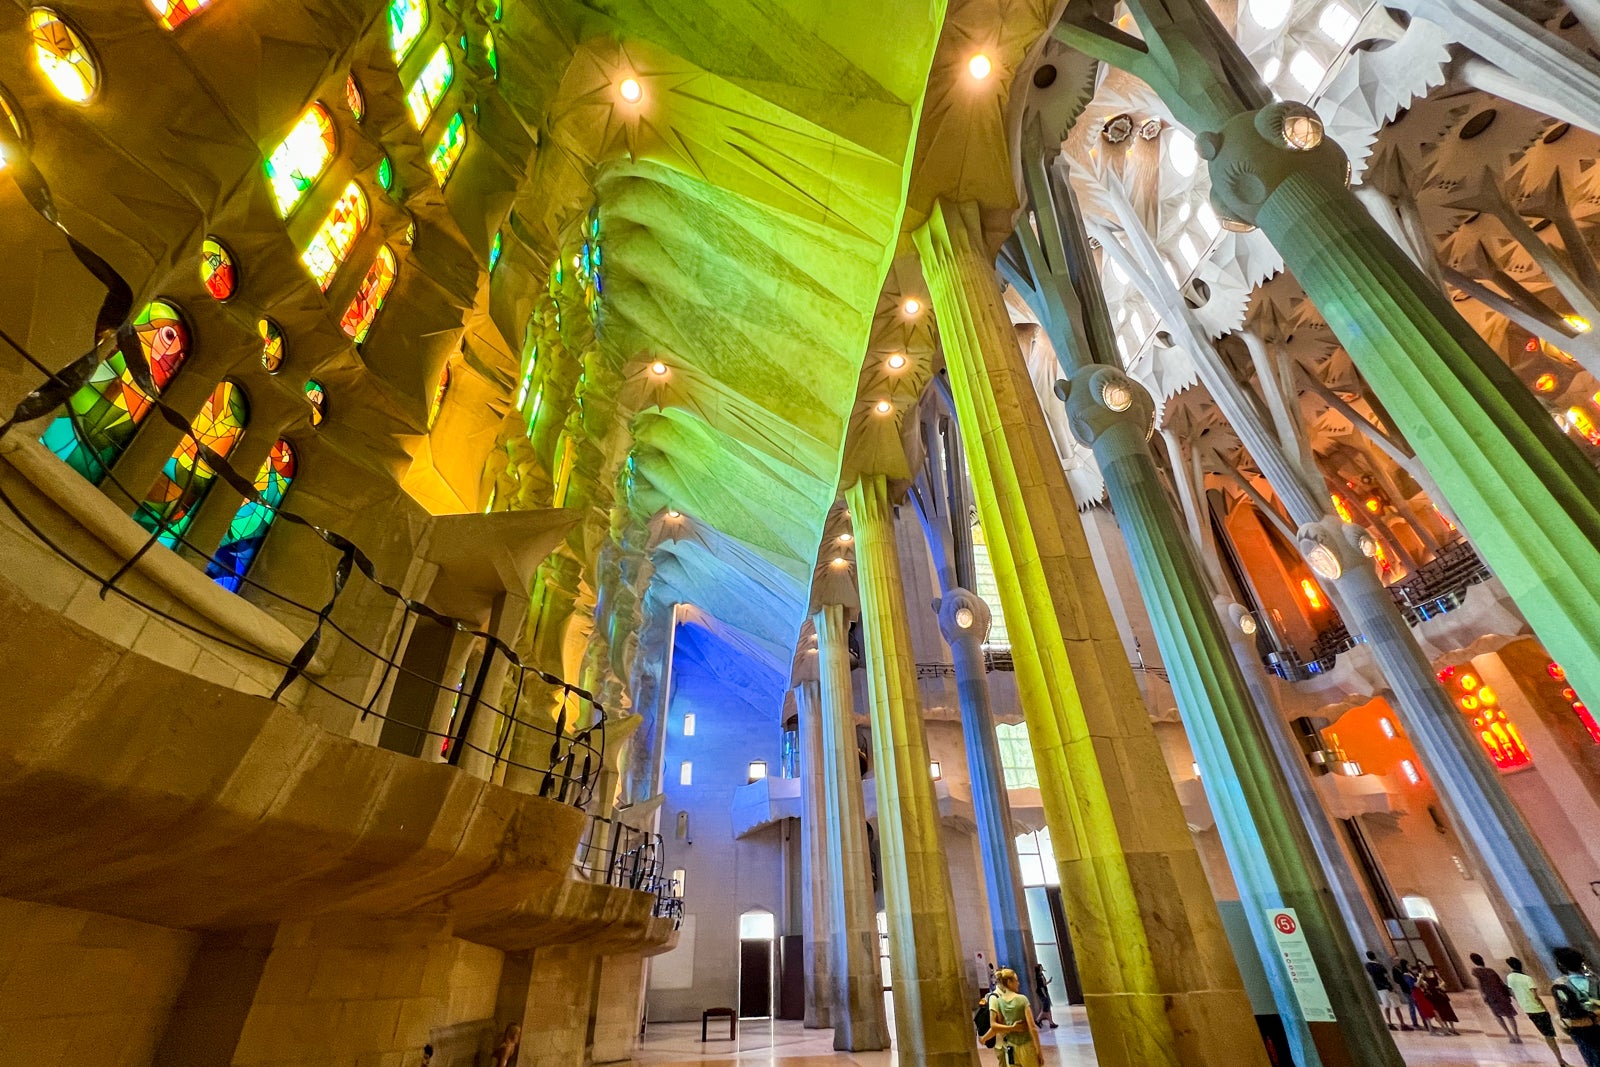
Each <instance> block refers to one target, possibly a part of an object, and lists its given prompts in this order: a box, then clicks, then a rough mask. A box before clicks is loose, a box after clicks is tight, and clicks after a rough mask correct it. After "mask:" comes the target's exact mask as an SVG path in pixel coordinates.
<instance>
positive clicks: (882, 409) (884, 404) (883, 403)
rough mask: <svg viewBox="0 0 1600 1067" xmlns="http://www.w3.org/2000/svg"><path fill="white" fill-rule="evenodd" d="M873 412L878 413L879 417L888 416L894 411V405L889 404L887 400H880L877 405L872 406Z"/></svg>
mask: <svg viewBox="0 0 1600 1067" xmlns="http://www.w3.org/2000/svg"><path fill="white" fill-rule="evenodd" d="M872 410H873V411H876V412H877V413H878V414H879V415H887V414H889V412H891V411H893V410H894V405H893V404H891V403H889V401H887V400H880V401H878V402H877V403H876V404H874V405H872Z"/></svg>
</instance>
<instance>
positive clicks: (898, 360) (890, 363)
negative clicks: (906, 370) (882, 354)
mask: <svg viewBox="0 0 1600 1067" xmlns="http://www.w3.org/2000/svg"><path fill="white" fill-rule="evenodd" d="M884 364H885V365H886V366H887V367H888V368H889V369H890V370H899V369H900V368H901V367H904V366H905V365H906V357H905V356H902V355H901V354H900V353H898V352H896V353H895V354H894V355H892V356H890V357H889V358H888V359H886V360H884Z"/></svg>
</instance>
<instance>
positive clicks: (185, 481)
mask: <svg viewBox="0 0 1600 1067" xmlns="http://www.w3.org/2000/svg"><path fill="white" fill-rule="evenodd" d="M249 421H250V402H249V400H248V399H246V397H245V395H244V390H243V389H241V388H239V387H238V386H237V385H235V384H234V383H233V382H229V381H224V382H222V383H221V384H220V385H218V386H217V387H216V389H214V390H213V391H212V393H211V396H210V398H209V399H207V400H206V404H205V407H203V408H201V409H200V414H199V416H198V417H197V418H196V419H195V420H194V423H193V426H194V430H193V433H191V434H188V435H186V436H185V437H184V439H183V440H182V441H180V442H178V447H177V449H176V450H175V451H174V452H173V453H172V455H171V456H170V457H168V459H167V462H166V464H165V465H164V466H163V467H162V468H161V474H160V476H159V477H157V478H156V480H155V484H154V485H152V486H151V487H150V491H149V492H148V493H146V494H145V498H144V503H142V504H140V505H139V507H138V508H136V509H135V510H134V513H133V518H134V521H135V522H137V523H138V524H139V525H140V526H143V527H144V528H145V529H146V530H149V531H150V532H151V533H158V532H159V537H158V540H160V542H161V543H162V544H164V545H166V546H167V547H168V548H171V547H173V546H174V545H176V544H177V543H178V539H179V538H181V537H182V536H183V532H184V531H185V530H187V529H188V528H189V524H190V523H192V522H194V516H195V512H196V511H197V510H199V507H200V504H201V502H202V501H204V500H205V498H206V494H207V493H209V492H210V491H211V486H212V484H213V483H214V482H215V481H216V479H217V474H216V471H214V470H212V469H211V466H210V464H208V463H206V462H205V460H203V459H201V458H200V449H199V446H198V445H197V444H196V441H197V440H198V441H200V442H203V443H204V444H205V445H206V447H208V448H210V449H211V450H212V451H213V452H215V453H216V454H217V456H218V458H220V459H225V458H227V455H228V453H230V452H232V451H233V448H234V446H235V445H237V444H238V443H239V438H241V437H243V436H244V428H245V425H246V424H247V423H249Z"/></svg>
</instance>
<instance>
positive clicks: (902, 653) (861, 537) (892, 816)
mask: <svg viewBox="0 0 1600 1067" xmlns="http://www.w3.org/2000/svg"><path fill="white" fill-rule="evenodd" d="M845 500H846V501H847V503H848V504H849V507H850V516H851V520H852V522H853V524H854V527H855V533H856V564H857V566H858V567H859V568H860V570H859V583H860V588H861V623H862V633H863V636H864V637H865V644H866V659H867V692H868V694H869V696H870V699H871V714H872V752H873V761H872V763H873V778H874V780H875V781H876V783H877V791H878V852H879V857H880V869H881V870H882V871H883V900H884V910H885V911H886V912H887V913H888V918H889V962H890V975H891V977H892V979H893V985H894V1016H895V1044H896V1046H897V1048H898V1049H899V1054H900V1057H901V1058H902V1059H905V1060H908V1061H909V1062H911V1063H915V1064H918V1065H919V1067H957V1065H960V1064H976V1063H977V1052H976V1048H977V1044H976V1042H974V1041H973V1034H972V1029H971V1026H972V1024H971V1022H970V1017H971V1012H970V1010H969V1005H968V1003H967V1001H968V1000H969V999H971V998H970V997H969V995H968V994H969V992H970V991H969V990H968V989H967V988H966V979H965V977H964V976H963V974H962V968H961V950H960V947H959V946H958V945H957V944H956V922H955V908H954V903H953V900H952V895H951V891H950V869H949V867H948V866H947V865H946V864H945V857H944V844H943V842H942V840H941V838H940V833H939V801H938V798H937V797H936V796H935V795H934V789H933V777H932V774H931V773H930V771H929V758H928V736H927V730H926V728H925V727H924V725H923V722H922V709H921V707H920V706H919V705H918V702H917V672H916V661H915V659H914V657H913V654H912V651H911V628H910V623H909V621H908V620H907V618H906V606H905V593H904V590H903V585H902V581H901V576H900V558H899V555H898V553H897V552H896V549H895V540H894V510H893V507H892V505H891V504H890V503H889V483H888V480H887V479H886V478H885V477H884V476H883V475H881V474H864V475H862V476H861V477H860V479H859V480H857V481H856V482H855V483H854V484H853V485H851V486H850V487H849V488H848V489H847V490H846V491H845ZM852 747H853V746H852Z"/></svg>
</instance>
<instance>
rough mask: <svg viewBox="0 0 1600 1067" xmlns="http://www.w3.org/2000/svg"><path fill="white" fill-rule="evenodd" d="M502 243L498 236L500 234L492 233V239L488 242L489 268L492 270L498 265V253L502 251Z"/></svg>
mask: <svg viewBox="0 0 1600 1067" xmlns="http://www.w3.org/2000/svg"><path fill="white" fill-rule="evenodd" d="M503 243H504V242H503V240H502V239H501V237H500V235H499V234H498V233H497V234H495V235H494V240H493V241H490V242H489V269H490V270H494V269H495V267H497V266H499V265H500V253H501V251H502V247H501V246H502V245H503Z"/></svg>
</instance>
